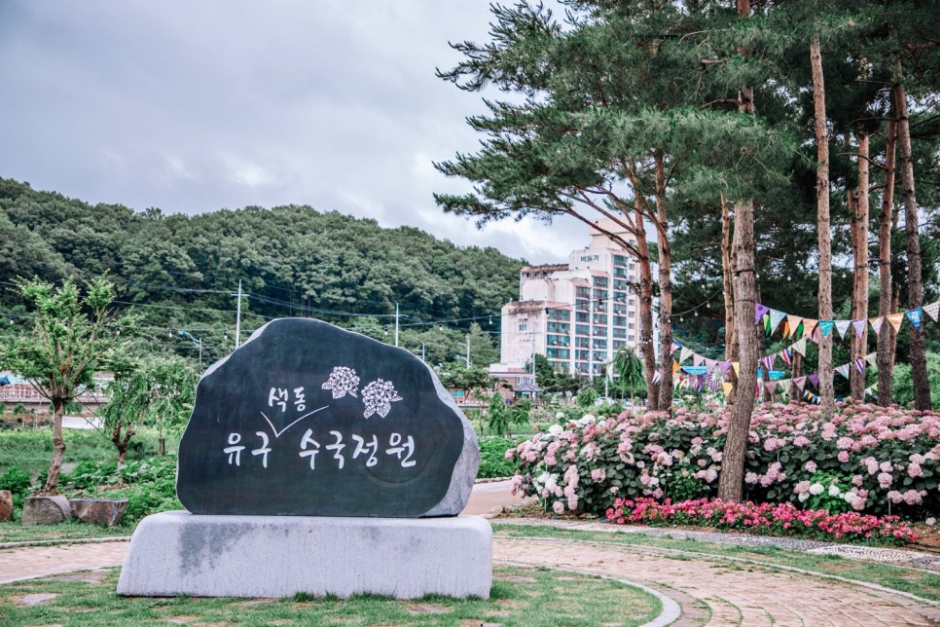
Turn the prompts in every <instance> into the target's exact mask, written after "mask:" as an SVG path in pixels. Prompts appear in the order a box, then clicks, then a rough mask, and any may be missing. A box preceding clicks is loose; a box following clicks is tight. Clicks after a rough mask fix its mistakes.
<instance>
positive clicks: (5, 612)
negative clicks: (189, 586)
mask: <svg viewBox="0 0 940 627" xmlns="http://www.w3.org/2000/svg"><path fill="white" fill-rule="evenodd" d="M67 578H68V579H69V580H67V581H63V579H64V578H63V577H48V578H45V579H41V580H31V581H25V582H19V583H13V584H7V585H4V586H0V624H3V625H4V626H5V627H17V626H27V625H45V624H61V625H74V626H81V627H94V626H97V625H102V626H103V625H107V626H118V627H119V626H122V625H127V626H134V627H136V626H137V625H150V624H160V625H166V624H167V623H168V621H174V622H181V623H187V624H190V623H199V624H219V625H222V624H239V625H246V626H251V625H258V626H261V625H344V626H350V625H352V626H357V625H433V626H435V627H438V626H439V627H447V626H455V627H456V626H460V625H466V624H473V623H469V621H474V623H475V624H480V623H481V622H496V623H499V624H500V625H503V626H504V627H511V626H519V627H541V626H544V627H557V626H558V625H566V626H568V627H582V626H583V627H588V626H591V627H595V626H596V625H598V624H601V623H615V624H617V625H622V626H623V627H629V626H632V625H641V624H643V623H645V622H647V621H649V620H651V619H652V618H654V617H655V616H657V615H659V613H660V611H661V608H660V603H659V600H658V599H656V598H655V597H653V596H652V595H649V594H647V593H646V592H643V591H641V590H637V589H636V588H632V587H628V586H624V585H622V584H619V583H616V582H613V581H609V580H606V579H600V578H596V577H589V576H585V575H578V574H570V575H565V574H564V573H558V572H555V571H549V570H546V569H520V568H508V567H497V568H496V569H495V571H494V579H493V589H492V594H491V597H490V599H488V600H485V601H484V600H480V599H470V600H456V599H449V598H445V597H437V596H434V597H426V598H424V599H420V600H416V601H396V600H394V599H390V598H385V597H376V596H370V595H365V596H357V597H352V598H350V599H345V600H342V599H337V598H335V597H332V598H331V597H325V598H314V597H311V596H309V595H305V594H298V595H295V596H294V597H293V598H291V599H273V600H269V599H254V600H245V599H205V598H199V599H192V598H188V597H180V598H168V599H160V598H121V597H118V596H117V595H116V594H115V592H114V591H115V588H116V586H117V579H118V570H117V569H112V570H109V571H106V572H103V573H102V572H100V571H96V572H88V573H85V574H84V575H82V576H80V577H79V578H82V579H85V581H76V580H75V579H76V576H75V575H69V576H67ZM31 594H54V595H57V596H56V597H55V598H54V599H52V600H51V601H49V602H48V603H44V604H42V605H35V606H31V607H29V606H24V605H23V604H22V600H23V597H24V596H25V595H31ZM464 621H468V622H467V623H465V622H464Z"/></svg>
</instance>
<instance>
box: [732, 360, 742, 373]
mask: <svg viewBox="0 0 940 627" xmlns="http://www.w3.org/2000/svg"><path fill="white" fill-rule="evenodd" d="M731 367H732V368H734V374H738V373H739V372H741V362H739V361H732V362H731Z"/></svg>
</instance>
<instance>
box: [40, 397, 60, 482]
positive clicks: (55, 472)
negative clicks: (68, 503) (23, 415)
mask: <svg viewBox="0 0 940 627" xmlns="http://www.w3.org/2000/svg"><path fill="white" fill-rule="evenodd" d="M64 413H65V402H64V401H62V400H60V399H53V401H52V463H51V464H49V476H47V477H46V484H45V485H44V486H43V488H42V491H43V494H58V490H57V487H58V485H59V473H60V472H61V471H62V462H63V461H64V460H65V439H64V438H63V437H62V415H63V414H64Z"/></svg>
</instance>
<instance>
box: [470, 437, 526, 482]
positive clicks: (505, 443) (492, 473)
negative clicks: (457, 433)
mask: <svg viewBox="0 0 940 627" xmlns="http://www.w3.org/2000/svg"><path fill="white" fill-rule="evenodd" d="M518 443H519V442H518V439H517V440H516V441H513V440H510V439H509V438H501V437H497V436H486V437H482V438H480V471H479V472H478V473H477V477H478V478H480V479H494V478H496V477H511V476H512V474H513V473H514V472H515V471H516V464H515V463H514V462H512V461H511V460H508V459H506V451H507V450H509V449H511V448H513V447H515V446H516V445H517V444H518Z"/></svg>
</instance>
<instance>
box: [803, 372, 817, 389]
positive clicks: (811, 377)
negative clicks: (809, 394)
mask: <svg viewBox="0 0 940 627" xmlns="http://www.w3.org/2000/svg"><path fill="white" fill-rule="evenodd" d="M806 380H807V381H809V382H810V383H811V384H812V385H813V387H814V388H816V389H817V390H818V389H819V375H818V374H811V375H809V376H807V377H806Z"/></svg>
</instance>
